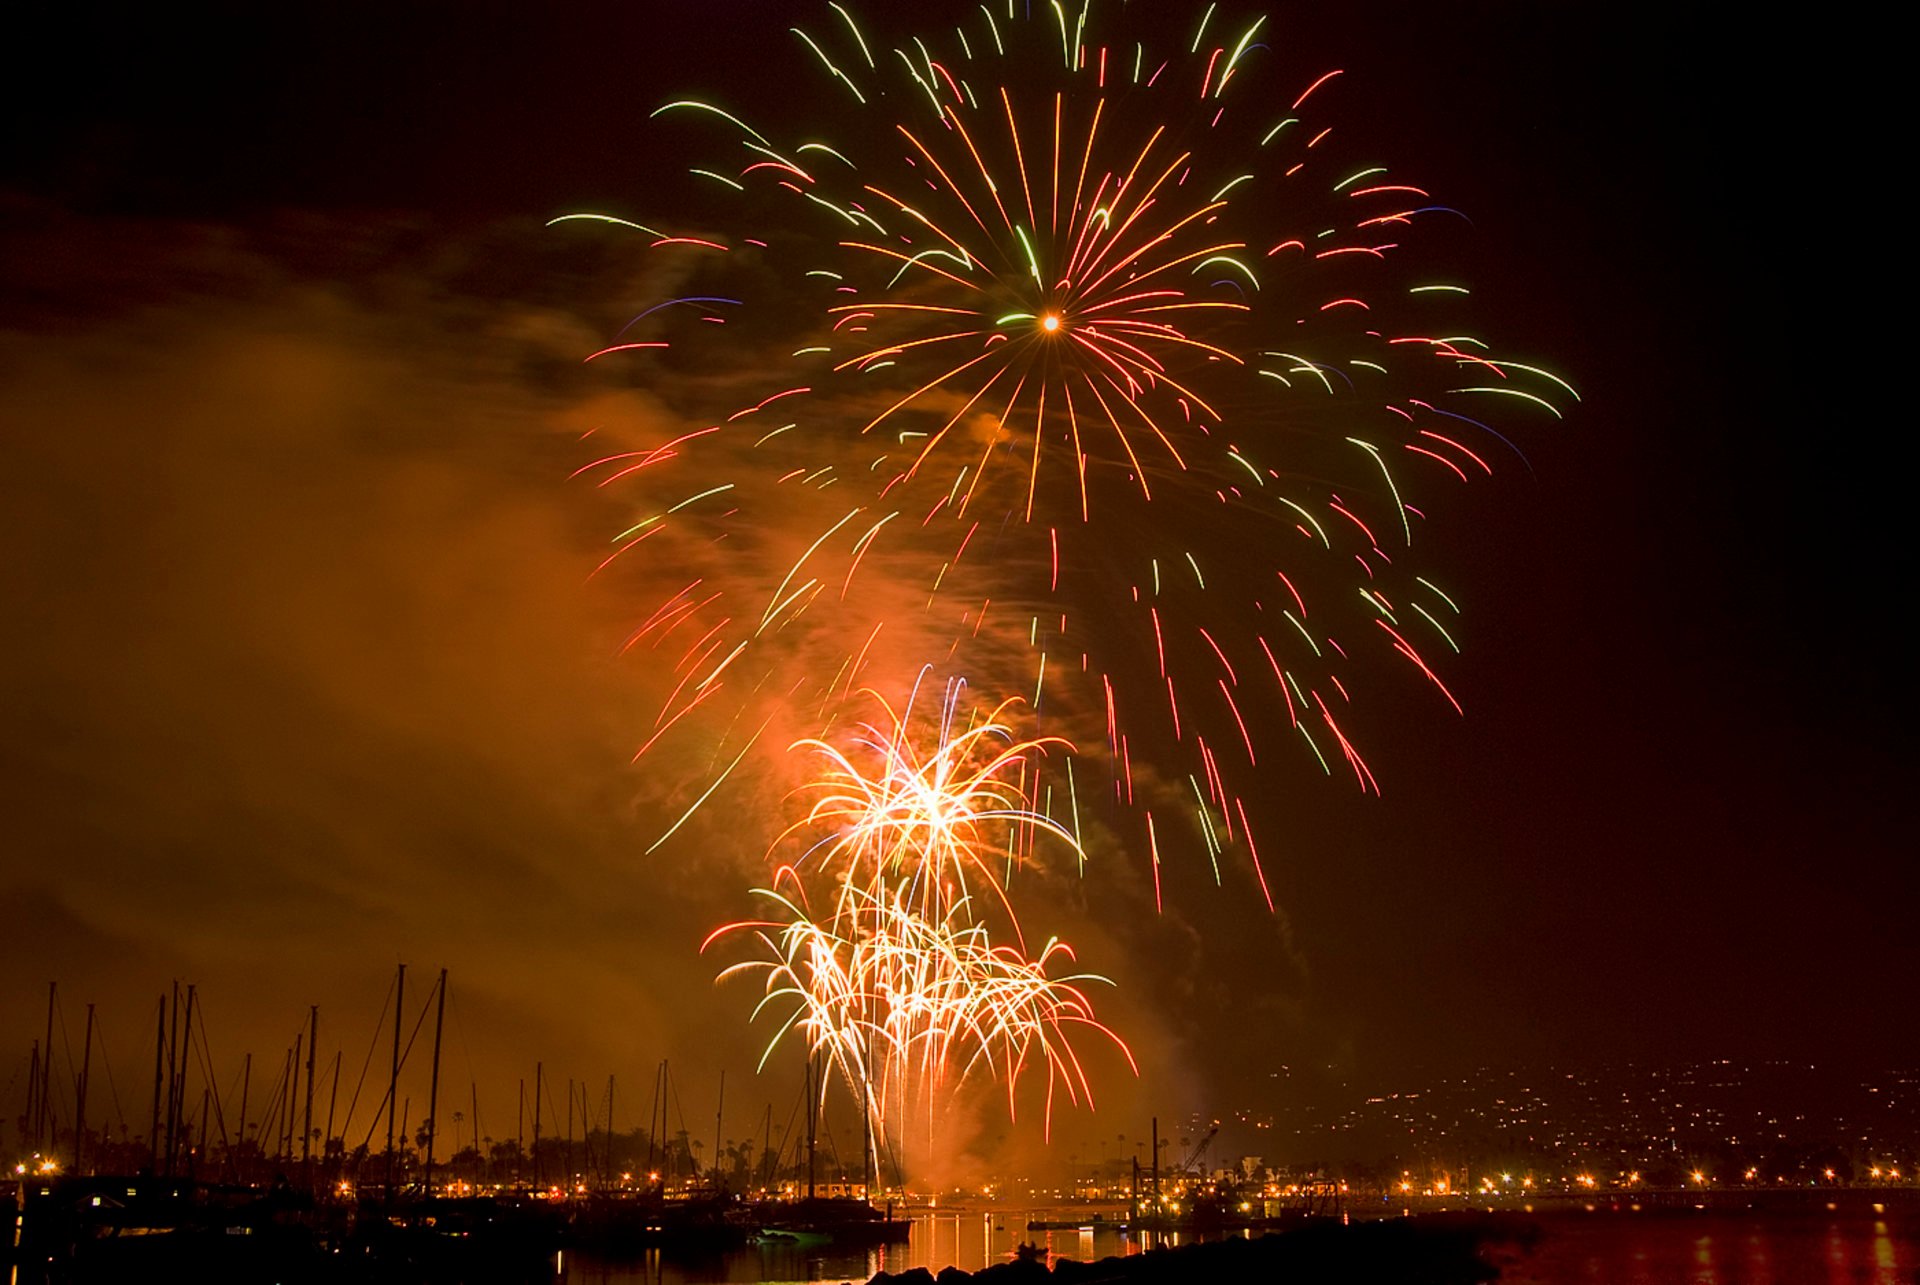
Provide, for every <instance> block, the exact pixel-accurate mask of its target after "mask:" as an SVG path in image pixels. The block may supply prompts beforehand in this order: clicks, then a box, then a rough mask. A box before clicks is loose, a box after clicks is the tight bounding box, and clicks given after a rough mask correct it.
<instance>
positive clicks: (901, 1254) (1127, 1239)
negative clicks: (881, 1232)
mask: <svg viewBox="0 0 1920 1285" xmlns="http://www.w3.org/2000/svg"><path fill="white" fill-rule="evenodd" d="M1053 1213H1054V1211H1040V1212H1038V1213H1034V1212H1030V1211H1027V1210H1017V1211H1016V1210H1006V1209H1001V1210H993V1211H974V1212H967V1213H955V1214H944V1213H943V1214H921V1215H918V1216H916V1217H915V1218H914V1219H913V1236H912V1238H911V1239H910V1240H909V1241H908V1242H907V1243H906V1244H904V1245H887V1246H881V1247H877V1248H874V1249H870V1250H868V1249H859V1250H852V1251H835V1250H834V1249H833V1248H832V1247H831V1246H811V1245H804V1244H794V1243H792V1242H782V1241H775V1242H768V1243H762V1244H757V1245H750V1246H748V1247H747V1248H745V1249H737V1250H731V1251H729V1252H727V1253H724V1254H716V1255H713V1256H712V1257H708V1258H686V1257H681V1256H675V1257H672V1258H668V1257H664V1256H663V1255H661V1254H660V1253H659V1252H658V1251H655V1252H652V1253H649V1254H648V1255H646V1256H645V1257H643V1258H638V1259H632V1260H627V1261H623V1262H604V1261H596V1260H593V1259H589V1258H585V1257H582V1256H580V1255H575V1254H568V1255H566V1256H565V1257H564V1259H563V1260H562V1262H563V1266H564V1270H565V1279H566V1281H567V1285H641V1283H642V1282H645V1283H646V1285H713V1283H716V1282H741V1283H742V1285H788V1283H792V1285H799V1283H800V1282H809V1283H818V1282H827V1283H831V1285H838V1283H839V1282H842V1281H864V1280H866V1279H867V1278H868V1277H870V1276H872V1275H873V1274H874V1273H876V1272H882V1271H887V1272H901V1271H905V1270H907V1269H908V1268H911V1267H925V1268H927V1269H928V1270H929V1271H933V1272H938V1271H939V1270H940V1269H941V1268H943V1267H948V1266H957V1267H960V1268H962V1269H964V1270H967V1271H978V1270H979V1269H980V1268H982V1267H989V1266H991V1265H993V1264H995V1263H1004V1262H1006V1261H1007V1260H1008V1259H1010V1258H1012V1257H1013V1251H1014V1247H1015V1246H1016V1245H1019V1244H1021V1243H1023V1242H1026V1243H1031V1244H1035V1245H1038V1246H1039V1247H1040V1248H1042V1249H1044V1250H1046V1251H1047V1254H1048V1260H1049V1262H1051V1261H1052V1260H1053V1259H1055V1258H1076V1259H1080V1260H1083V1261H1090V1260H1093V1259H1099V1258H1108V1257H1114V1256H1119V1255H1125V1254H1137V1253H1140V1252H1141V1251H1142V1250H1144V1249H1151V1248H1154V1247H1156V1246H1159V1245H1180V1244H1187V1243H1190V1242H1192V1241H1194V1240H1196V1239H1203V1238H1201V1237H1196V1236H1193V1235H1191V1234H1188V1235H1181V1234H1178V1233H1161V1234H1155V1233H1151V1232H1148V1233H1142V1234H1140V1235H1135V1236H1127V1235H1124V1234H1122V1233H1121V1232H1118V1231H1115V1230H1113V1229H1111V1228H1099V1229H1097V1230H1065V1231H1028V1230H1027V1220H1028V1219H1029V1218H1030V1217H1052V1216H1053Z"/></svg>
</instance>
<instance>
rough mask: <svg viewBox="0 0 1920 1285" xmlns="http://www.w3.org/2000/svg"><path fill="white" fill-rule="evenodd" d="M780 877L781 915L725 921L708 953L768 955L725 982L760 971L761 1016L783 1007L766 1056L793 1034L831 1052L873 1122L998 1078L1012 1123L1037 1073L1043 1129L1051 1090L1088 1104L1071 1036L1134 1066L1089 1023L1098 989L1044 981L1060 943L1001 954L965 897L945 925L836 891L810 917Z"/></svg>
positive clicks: (1063, 954)
mask: <svg viewBox="0 0 1920 1285" xmlns="http://www.w3.org/2000/svg"><path fill="white" fill-rule="evenodd" d="M786 873H787V874H788V876H789V882H790V883H791V884H792V887H793V890H794V891H793V892H792V894H791V895H789V894H787V893H783V892H781V891H778V890H760V895H761V896H763V897H765V898H767V899H769V900H770V901H772V902H773V903H774V904H775V905H777V906H778V907H779V908H780V911H781V913H782V915H783V918H781V919H774V920H761V921H753V922H744V923H736V924H728V925H726V926H724V927H722V928H719V929H716V930H715V931H714V933H713V934H712V935H711V936H709V937H708V939H707V943H706V944H707V945H711V944H712V943H713V942H714V941H716V940H718V939H720V938H722V937H725V936H729V935H733V934H737V933H750V934H751V935H752V936H753V937H754V938H755V939H756V940H757V941H758V942H759V943H760V945H761V947H762V948H763V950H764V952H765V957H764V958H762V959H756V960H751V961H748V962H745V963H740V964H735V965H733V966H732V967H730V968H728V969H726V970H725V971H724V972H722V973H721V978H722V980H724V979H726V978H727V977H730V976H735V975H750V974H754V973H760V974H763V975H764V978H763V980H764V988H765V994H764V995H763V997H762V999H761V1002H760V1004H759V1007H758V1008H757V1009H756V1010H755V1015H756V1016H758V1015H759V1013H760V1012H762V1011H765V1010H767V1009H769V1008H776V1009H777V1008H778V1007H780V1006H782V1005H786V1006H789V1011H788V1013H787V1015H786V1017H785V1018H784V1020H783V1021H782V1024H781V1027H780V1029H779V1031H778V1032H776V1033H775V1035H774V1037H773V1039H772V1040H771V1041H770V1042H769V1043H768V1046H767V1055H768V1056H770V1055H771V1054H772V1052H773V1051H774V1049H775V1048H776V1047H778V1045H779V1043H780V1041H781V1039H782V1038H783V1037H784V1036H785V1035H786V1034H787V1033H788V1032H789V1031H792V1030H794V1029H795V1028H798V1029H799V1030H800V1032H801V1034H802V1035H803V1037H804V1038H805V1040H806V1042H807V1047H808V1048H809V1050H810V1051H813V1052H825V1053H826V1054H827V1056H828V1057H829V1059H830V1060H831V1062H832V1064H833V1065H834V1067H835V1069H836V1070H837V1071H838V1072H839V1073H840V1075H841V1076H842V1078H843V1079H844V1080H845V1082H846V1084H847V1085H848V1087H849V1088H851V1089H853V1090H854V1092H855V1093H856V1095H858V1096H859V1097H860V1098H861V1099H862V1100H864V1101H866V1102H867V1103H869V1104H870V1105H869V1109H870V1110H871V1111H872V1112H873V1114H874V1116H875V1118H876V1120H877V1121H879V1120H883V1119H884V1117H885V1114H886V1104H887V1103H888V1102H889V1101H890V1100H894V1099H904V1098H907V1097H909V1096H910V1097H912V1098H914V1099H916V1100H917V1105H918V1107H919V1108H921V1109H928V1108H931V1107H932V1105H933V1103H934V1102H935V1100H936V1094H941V1093H950V1092H952V1091H954V1090H956V1089H957V1088H958V1087H959V1085H960V1084H962V1083H964V1082H966V1081H967V1080H968V1079H969V1077H971V1076H973V1075H974V1074H976V1073H981V1074H985V1075H987V1076H989V1077H991V1078H995V1079H997V1080H998V1081H999V1082H1000V1084H1001V1085H1002V1087H1003V1088H1004V1090H1005V1092H1006V1095H1007V1110H1008V1113H1009V1115H1013V1114H1015V1110H1016V1106H1015V1104H1016V1090H1017V1088H1018V1086H1019V1084H1020V1082H1021V1080H1022V1079H1023V1077H1024V1076H1025V1074H1026V1073H1027V1072H1028V1071H1029V1070H1030V1069H1032V1068H1033V1067H1034V1066H1035V1065H1036V1064H1037V1065H1038V1066H1040V1067H1042V1068H1044V1071H1045V1074H1046V1094H1045V1103H1046V1118H1047V1122H1048V1125H1049V1128H1050V1127H1051V1122H1052V1118H1053V1101H1054V1097H1055V1094H1056V1093H1057V1092H1059V1091H1062V1090H1064V1091H1065V1092H1066V1094H1067V1096H1068V1098H1069V1099H1070V1100H1071V1101H1073V1102H1075V1103H1081V1102H1084V1103H1086V1104H1087V1105H1089V1106H1091V1105H1092V1101H1093V1092H1092V1088H1091V1086H1090V1085H1089V1083H1088V1080H1087V1074H1086V1070H1085V1068H1084V1067H1083V1066H1082V1064H1081V1061H1080V1057H1079V1055H1078V1054H1077V1053H1076V1052H1075V1050H1074V1047H1073V1043H1072V1039H1071V1033H1072V1031H1073V1030H1074V1029H1075V1028H1083V1029H1090V1030H1093V1031H1096V1032H1098V1033H1099V1034H1100V1035H1102V1036H1104V1037H1105V1038H1107V1039H1110V1040H1112V1041H1113V1043H1114V1045H1115V1047H1116V1048H1118V1049H1119V1050H1120V1052H1121V1053H1122V1054H1123V1055H1124V1056H1125V1057H1126V1058H1127V1060H1128V1063H1129V1065H1131V1064H1132V1054H1131V1053H1130V1052H1129V1051H1128V1050H1127V1046H1126V1044H1125V1042H1124V1041H1122V1040H1121V1039H1120V1037H1119V1036H1118V1035H1116V1034H1114V1032H1113V1031H1112V1030H1110V1029H1109V1028H1108V1027H1106V1026H1105V1025H1103V1024H1102V1023H1101V1022H1100V1021H1099V1020H1098V1019H1097V1018H1096V1017H1095V1016H1094V1011H1093V1004H1092V1002H1091V1000H1090V999H1089V998H1088V996H1087V993H1086V991H1085V989H1084V987H1085V985H1086V984H1087V983H1090V982H1099V983H1106V979H1105V978H1103V977H1097V976H1094V975H1093V974H1090V973H1088V974H1075V975H1070V976H1059V977H1056V976H1052V975H1050V970H1051V969H1052V968H1053V967H1055V966H1056V965H1057V962H1058V961H1061V960H1066V961H1071V960H1072V959H1073V951H1072V949H1071V948H1070V947H1069V946H1067V945H1066V944H1065V943H1063V942H1060V941H1058V940H1054V941H1049V942H1048V943H1047V944H1046V945H1045V946H1044V947H1043V948H1042V949H1041V951H1040V952H1039V954H1037V955H1034V956H1031V957H1029V956H1027V955H1026V954H1025V953H1024V952H1022V951H1021V950H1018V949H1016V948H1014V947H1011V946H995V945H994V944H993V942H992V939H991V934H990V933H989V931H988V929H987V927H986V926H985V925H984V924H982V923H977V922H973V921H972V919H971V916H970V914H969V913H968V912H969V908H968V906H967V904H966V902H965V901H964V900H962V901H959V902H956V903H955V904H953V905H952V906H950V907H949V908H948V911H947V914H946V916H945V917H944V918H940V919H929V918H927V917H925V916H924V915H923V914H921V913H920V911H919V910H918V909H917V908H915V907H914V906H913V905H912V904H910V899H909V898H906V897H903V896H899V895H897V894H896V892H895V891H894V890H891V889H883V890H882V892H880V893H879V894H877V895H876V894H874V893H872V892H869V891H867V890H866V889H858V888H854V889H849V888H844V887H843V888H842V889H841V890H840V896H839V898H838V901H837V910H836V914H835V915H834V916H833V917H832V918H830V919H828V920H826V921H824V922H820V921H816V920H814V919H813V918H812V917H811V916H810V915H809V914H808V912H807V908H806V904H805V901H804V894H803V893H801V892H800V891H799V889H798V884H797V881H793V880H792V879H791V872H790V871H789V872H786ZM703 949H704V946H703ZM1109 984H1110V983H1109ZM762 1064H763V1065H764V1064H765V1057H764V1056H763V1058H762Z"/></svg>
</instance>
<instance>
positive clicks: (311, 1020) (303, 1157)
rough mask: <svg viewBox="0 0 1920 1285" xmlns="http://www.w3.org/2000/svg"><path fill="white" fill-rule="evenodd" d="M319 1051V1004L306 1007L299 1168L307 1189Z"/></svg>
mask: <svg viewBox="0 0 1920 1285" xmlns="http://www.w3.org/2000/svg"><path fill="white" fill-rule="evenodd" d="M319 1051H320V1006H319V1005H318V1004H313V1005H310V1006H309V1007H308V1009H307V1109H306V1112H305V1113H304V1114H303V1115H302V1117H301V1120H300V1168H301V1171H302V1173H303V1176H304V1177H305V1178H306V1185H307V1186H308V1188H309V1189H311V1188H312V1186H313V1059H314V1054H316V1053H318V1052H319Z"/></svg>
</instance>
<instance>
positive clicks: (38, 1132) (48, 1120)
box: [33, 982, 60, 1158]
mask: <svg viewBox="0 0 1920 1285" xmlns="http://www.w3.org/2000/svg"><path fill="white" fill-rule="evenodd" d="M59 987H60V983H58V982H48V983H47V1038H46V1039H44V1040H42V1041H40V1052H41V1057H40V1100H39V1103H38V1106H39V1109H38V1110H37V1111H35V1112H34V1117H33V1141H34V1145H35V1147H36V1149H38V1150H39V1152H40V1154H41V1155H42V1156H46V1157H49V1158H50V1157H51V1156H52V1154H53V1138H52V1137H51V1136H50V1135H51V1131H52V1125H53V1108H52V1104H51V1103H49V1102H48V1101H47V1099H48V1098H49V1097H50V1096H52V1095H51V1093H50V1092H49V1091H50V1090H51V1089H52V1088H53V996H54V992H55V991H57V990H58V989H59Z"/></svg>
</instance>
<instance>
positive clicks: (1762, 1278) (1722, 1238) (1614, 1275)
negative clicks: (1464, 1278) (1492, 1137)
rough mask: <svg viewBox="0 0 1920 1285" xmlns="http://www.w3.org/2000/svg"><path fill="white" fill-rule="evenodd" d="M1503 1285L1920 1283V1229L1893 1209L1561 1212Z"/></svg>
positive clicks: (1504, 1256)
mask: <svg viewBox="0 0 1920 1285" xmlns="http://www.w3.org/2000/svg"><path fill="white" fill-rule="evenodd" d="M1540 1230H1541V1236H1540V1239H1539V1241H1538V1243H1537V1244H1535V1245H1534V1246H1533V1247H1532V1249H1531V1251H1523V1250H1519V1249H1506V1250H1502V1251H1498V1252H1496V1253H1495V1255H1494V1261H1495V1262H1496V1263H1497V1264H1498V1265H1499V1266H1500V1267H1501V1269H1502V1270H1501V1275H1500V1280H1501V1282H1502V1285H1569V1283H1570V1282H1579V1283H1581V1285H1585V1283H1586V1282H1593V1285H1920V1227H1917V1226H1916V1225H1915V1224H1914V1222H1913V1221H1912V1220H1911V1219H1908V1220H1906V1221H1897V1220H1896V1219H1895V1218H1894V1217H1893V1216H1892V1215H1865V1216H1855V1215H1850V1214H1827V1215H1824V1216H1822V1215H1817V1214H1782V1213H1766V1214H1753V1213H1707V1212H1691V1213H1687V1212H1682V1213H1666V1212H1662V1213H1640V1214H1622V1213H1597V1214H1588V1215H1584V1216H1582V1215H1579V1214H1562V1215H1556V1216H1554V1217H1550V1218H1543V1219H1542V1220H1541V1221H1540Z"/></svg>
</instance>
